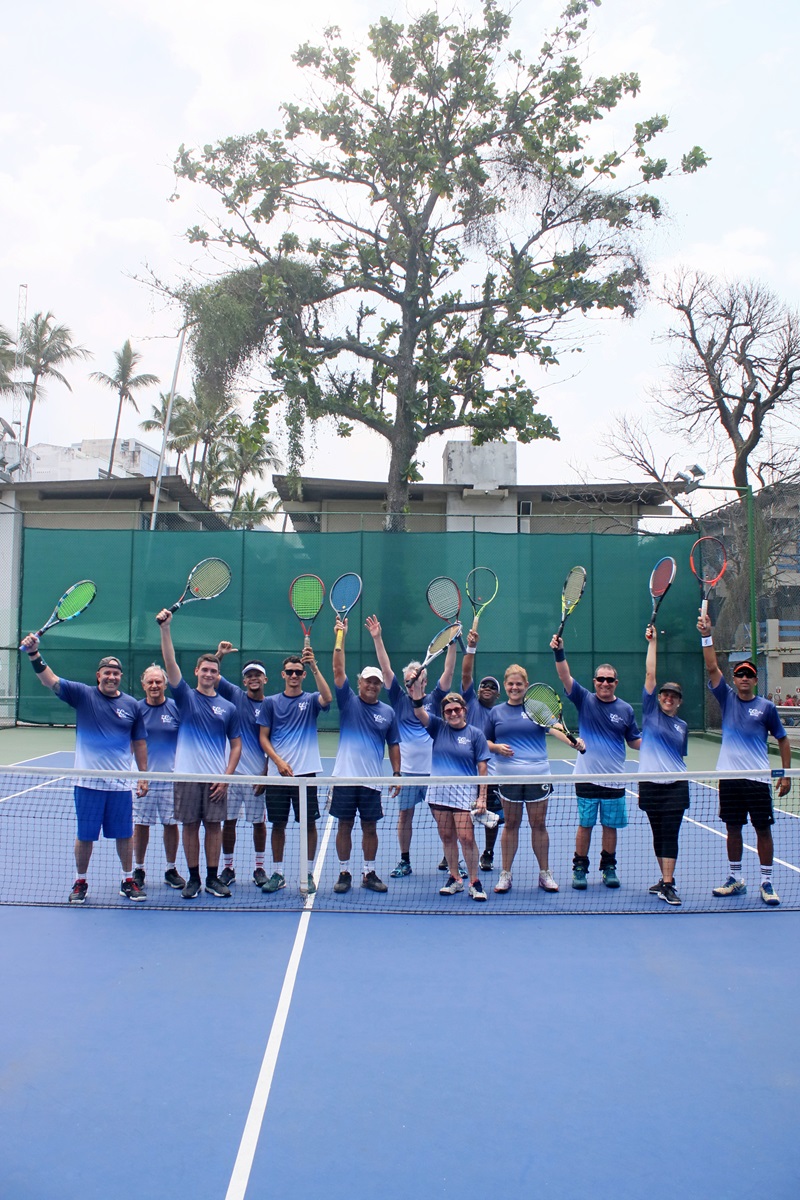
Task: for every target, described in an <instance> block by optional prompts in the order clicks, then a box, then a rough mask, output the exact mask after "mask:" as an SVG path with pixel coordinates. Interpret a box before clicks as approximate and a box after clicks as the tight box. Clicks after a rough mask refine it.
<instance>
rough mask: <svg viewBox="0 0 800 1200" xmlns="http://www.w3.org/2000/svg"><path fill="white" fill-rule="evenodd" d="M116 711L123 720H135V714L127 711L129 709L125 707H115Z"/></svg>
mask: <svg viewBox="0 0 800 1200" xmlns="http://www.w3.org/2000/svg"><path fill="white" fill-rule="evenodd" d="M114 712H115V713H116V714H117V716H118V717H119V718H120V720H122V721H132V720H133V714H132V713H129V712H128V711H127V709H125V708H115V709H114Z"/></svg>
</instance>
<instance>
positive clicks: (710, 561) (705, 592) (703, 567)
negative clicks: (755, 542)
mask: <svg viewBox="0 0 800 1200" xmlns="http://www.w3.org/2000/svg"><path fill="white" fill-rule="evenodd" d="M689 562H690V564H691V567H692V571H693V572H694V574H695V576H696V577H697V582H698V583H699V584H700V614H701V616H704V617H705V616H707V615H708V601H709V598H710V596H711V593H712V592H713V590H714V588H715V587H716V585H717V584H718V583H719V581H720V579H722V576H723V575H724V574H725V571H726V569H727V566H728V555H727V554H726V552H725V547H724V546H723V544H722V542H721V541H720V540H719V538H714V537H702V538H698V539H697V541H696V542H695V544H694V545H693V546H692V549H691V551H690V552H689Z"/></svg>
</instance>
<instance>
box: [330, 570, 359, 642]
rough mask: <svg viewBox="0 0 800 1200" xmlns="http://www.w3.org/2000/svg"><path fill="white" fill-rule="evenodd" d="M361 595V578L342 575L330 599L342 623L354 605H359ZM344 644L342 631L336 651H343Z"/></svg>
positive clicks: (338, 637) (338, 635)
mask: <svg viewBox="0 0 800 1200" xmlns="http://www.w3.org/2000/svg"><path fill="white" fill-rule="evenodd" d="M360 595H361V576H360V575H356V574H354V573H353V572H351V573H350V574H348V575H340V576H339V578H338V579H337V580H336V582H335V583H334V585H333V587H332V588H331V591H330V595H329V596H328V599H329V600H330V603H331V608H332V609H333V611H334V612H335V613H336V615H337V617H338V618H339V620H340V621H343V620H344V619H345V617H346V616H347V614H348V613H349V612H350V609H351V608H352V607H353V605H354V604H357V603H358V600H359V597H360ZM343 642H344V630H342V629H340V630H339V632H338V633H337V634H336V649H337V650H341V648H342V644H343Z"/></svg>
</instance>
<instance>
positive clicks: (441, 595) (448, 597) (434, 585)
mask: <svg viewBox="0 0 800 1200" xmlns="http://www.w3.org/2000/svg"><path fill="white" fill-rule="evenodd" d="M425 595H426V597H427V600H428V604H429V605H430V608H431V612H433V613H435V614H436V616H437V617H441V618H442V620H443V621H451V622H452V621H458V618H459V614H460V612H461V592H460V591H459V587H458V584H457V583H456V581H455V579H450V578H449V576H447V575H437V576H436V578H435V579H432V580H431V581H430V583H429V584H428V589H427V591H426V592H425ZM458 644H459V646H460V647H461V649H462V650H463V649H464V643H463V641H462V640H461V629H460V628H459V631H458Z"/></svg>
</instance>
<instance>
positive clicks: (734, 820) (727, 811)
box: [719, 779, 775, 831]
mask: <svg viewBox="0 0 800 1200" xmlns="http://www.w3.org/2000/svg"><path fill="white" fill-rule="evenodd" d="M748 814H749V815H750V823H751V824H752V826H753V829H755V830H757V831H763V830H766V829H769V827H770V825H774V824H775V817H774V816H773V813H772V789H771V788H770V786H769V784H768V783H764V782H762V780H760V779H720V781H719V816H720V820H721V821H724V822H725V824H726V825H746V824H747V817H748Z"/></svg>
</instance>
